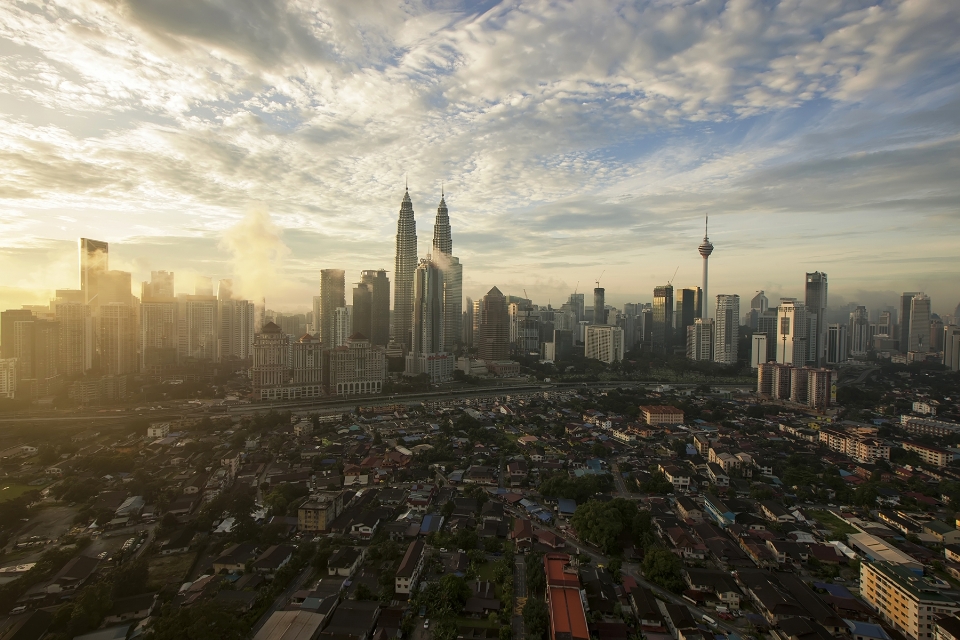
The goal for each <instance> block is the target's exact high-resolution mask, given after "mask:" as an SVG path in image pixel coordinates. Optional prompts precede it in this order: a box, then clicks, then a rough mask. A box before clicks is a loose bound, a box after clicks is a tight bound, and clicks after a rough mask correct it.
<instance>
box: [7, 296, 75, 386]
mask: <svg viewBox="0 0 960 640" xmlns="http://www.w3.org/2000/svg"><path fill="white" fill-rule="evenodd" d="M4 313H5V314H9V313H10V312H9V311H7V312H4ZM7 320H8V326H9V327H10V329H9V331H10V334H9V335H10V342H11V346H12V357H13V358H16V378H17V379H16V389H17V395H18V397H22V398H28V399H36V398H41V397H44V396H49V395H54V394H56V393H57V392H58V391H59V390H60V382H61V378H60V371H59V366H60V324H59V323H58V322H56V321H55V320H49V319H45V318H37V317H35V316H33V314H31V315H30V316H27V317H24V316H22V315H18V316H8V318H7Z"/></svg>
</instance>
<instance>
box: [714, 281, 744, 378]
mask: <svg viewBox="0 0 960 640" xmlns="http://www.w3.org/2000/svg"><path fill="white" fill-rule="evenodd" d="M714 335H715V346H714V350H713V359H714V362H717V363H718V364H736V363H737V356H738V353H737V350H738V346H739V342H740V296H738V295H728V294H721V295H718V296H717V313H716V321H715V323H714Z"/></svg>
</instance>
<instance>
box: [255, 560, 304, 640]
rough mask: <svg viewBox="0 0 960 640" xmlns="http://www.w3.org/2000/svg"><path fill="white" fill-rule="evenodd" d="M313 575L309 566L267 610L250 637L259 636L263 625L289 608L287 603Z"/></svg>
mask: <svg viewBox="0 0 960 640" xmlns="http://www.w3.org/2000/svg"><path fill="white" fill-rule="evenodd" d="M312 573H313V567H311V566H310V565H309V564H308V565H307V566H306V567H305V568H304V570H303V571H301V572H300V574H299V575H297V577H296V578H294V579H293V581H292V582H291V583H290V586H289V587H287V589H286V591H284V592H283V593H281V594H280V595H279V596H277V599H276V600H274V601H273V605H271V607H270V608H269V609H267V611H266V613H264V614H263V615H262V616H260V619H259V620H257V624H255V625H253V630H251V631H250V637H253V636H255V635H257V632H259V631H260V629H261V628H262V627H263V625H265V624H266V623H267V620H269V619H270V616H272V615H273V614H274V613H276V612H277V611H280V610H281V609H283V608H284V607H285V606H287V603H288V602H289V601H290V598H291V597H293V594H294V593H296V592H297V591H298V590H299V589H300V587H302V586H303V583H304V582H306V581H307V578H308V577H310V575H311V574H312Z"/></svg>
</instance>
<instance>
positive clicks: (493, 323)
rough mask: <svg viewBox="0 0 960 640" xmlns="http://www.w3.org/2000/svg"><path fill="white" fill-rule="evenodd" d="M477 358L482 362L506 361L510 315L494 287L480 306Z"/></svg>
mask: <svg viewBox="0 0 960 640" xmlns="http://www.w3.org/2000/svg"><path fill="white" fill-rule="evenodd" d="M479 333H480V336H479V340H478V344H477V356H478V357H479V358H480V359H481V360H484V361H488V362H489V361H497V360H506V359H507V356H508V355H509V352H510V314H509V311H508V310H507V299H506V297H505V296H504V295H503V294H502V293H500V289H498V288H496V287H494V288H493V289H490V291H488V292H487V295H485V296H483V301H482V303H481V304H480V331H479Z"/></svg>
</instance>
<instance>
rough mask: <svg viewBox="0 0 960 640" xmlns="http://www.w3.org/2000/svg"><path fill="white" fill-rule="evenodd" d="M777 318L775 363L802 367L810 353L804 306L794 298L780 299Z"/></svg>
mask: <svg viewBox="0 0 960 640" xmlns="http://www.w3.org/2000/svg"><path fill="white" fill-rule="evenodd" d="M777 318H778V320H777V323H778V325H779V326H778V327H777V362H779V363H780V364H792V365H794V366H795V367H802V366H803V365H804V364H806V362H807V357H808V355H809V353H810V347H809V344H808V341H809V338H810V328H809V323H808V319H807V307H806V305H804V304H803V303H801V302H800V301H799V300H797V299H796V298H781V299H780V306H779V307H778V309H777Z"/></svg>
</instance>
